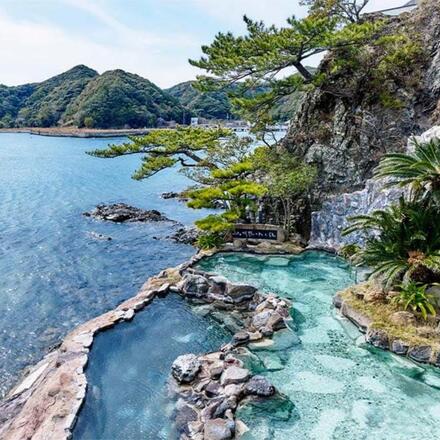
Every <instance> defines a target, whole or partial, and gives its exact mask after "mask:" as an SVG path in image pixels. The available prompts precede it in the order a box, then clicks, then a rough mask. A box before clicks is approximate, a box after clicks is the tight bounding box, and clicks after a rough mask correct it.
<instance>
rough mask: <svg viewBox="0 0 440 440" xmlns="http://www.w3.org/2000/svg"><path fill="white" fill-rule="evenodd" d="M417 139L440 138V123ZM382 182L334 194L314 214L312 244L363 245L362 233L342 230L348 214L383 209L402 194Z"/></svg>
mask: <svg viewBox="0 0 440 440" xmlns="http://www.w3.org/2000/svg"><path fill="white" fill-rule="evenodd" d="M416 139H417V141H419V142H429V141H430V140H432V139H440V126H436V127H433V128H431V129H430V130H428V131H426V132H425V133H423V134H422V135H421V136H418V137H416ZM413 145H414V144H413V138H411V139H410V140H409V142H408V147H407V149H408V150H409V151H410V150H411V148H412V147H413ZM383 184H384V182H383V181H377V180H373V179H369V180H367V182H366V185H365V188H364V189H362V190H360V191H355V192H351V193H344V194H337V195H333V196H331V197H330V198H329V199H328V200H326V201H325V202H324V203H323V204H322V208H321V209H320V210H319V211H316V212H313V213H312V222H311V223H312V224H311V235H310V243H309V245H310V246H311V247H319V248H327V249H336V250H337V249H339V248H340V247H342V246H344V245H346V244H348V243H357V244H362V241H363V239H362V234H360V233H353V234H350V235H349V236H348V237H343V236H342V235H341V232H342V230H343V229H344V228H345V227H346V226H347V225H348V220H347V219H348V218H349V217H351V216H354V215H363V214H368V213H370V212H372V211H375V210H377V209H383V208H385V207H387V206H389V205H390V204H391V203H393V202H395V201H397V200H398V199H399V198H400V197H401V196H402V194H403V191H402V190H401V189H400V188H387V189H385V188H384V187H383V186H384V185H383Z"/></svg>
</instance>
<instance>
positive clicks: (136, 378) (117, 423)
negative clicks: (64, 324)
mask: <svg viewBox="0 0 440 440" xmlns="http://www.w3.org/2000/svg"><path fill="white" fill-rule="evenodd" d="M230 338H231V335H230V334H229V333H228V332H227V331H225V330H223V328H222V327H220V325H218V324H217V323H216V322H215V321H214V320H212V319H210V318H208V317H201V316H199V315H197V314H196V313H194V311H193V310H192V308H191V306H189V305H188V303H186V302H185V301H184V300H183V299H181V298H180V297H179V296H178V295H172V294H170V295H168V296H167V297H166V298H157V299H155V300H154V301H153V302H152V303H151V304H150V305H149V306H148V307H147V308H146V309H145V310H143V311H142V312H139V313H138V314H137V315H136V316H135V318H134V320H133V321H132V322H129V323H123V324H119V325H118V326H116V327H115V328H114V329H111V330H109V331H106V332H104V333H102V334H100V335H98V336H97V337H96V339H95V342H94V344H93V349H92V352H91V354H90V357H89V365H88V367H87V370H86V374H87V380H88V389H87V396H86V401H85V404H84V406H83V408H82V410H81V412H80V415H79V419H78V423H77V425H76V427H75V430H74V433H73V434H74V435H73V438H74V439H75V440H150V439H151V440H153V439H154V440H162V439H163V440H165V439H166V440H168V439H171V438H175V435H173V433H172V431H171V425H172V423H171V417H172V414H173V409H174V402H172V401H171V400H170V399H169V397H168V392H167V380H168V378H169V375H170V373H171V364H172V363H173V361H174V360H175V359H176V357H178V356H180V355H181V354H185V353H205V352H208V351H214V350H217V349H218V348H219V347H220V346H221V345H222V344H223V343H224V342H227V341H229V340H230Z"/></svg>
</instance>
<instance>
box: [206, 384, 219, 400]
mask: <svg viewBox="0 0 440 440" xmlns="http://www.w3.org/2000/svg"><path fill="white" fill-rule="evenodd" d="M221 391H222V387H221V386H220V384H219V383H218V382H214V381H210V382H209V383H208V385H206V387H205V394H206V395H207V396H208V397H215V396H218V395H219V394H220V393H221Z"/></svg>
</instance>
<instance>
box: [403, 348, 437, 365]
mask: <svg viewBox="0 0 440 440" xmlns="http://www.w3.org/2000/svg"><path fill="white" fill-rule="evenodd" d="M431 353H432V348H431V347H430V346H429V345H419V346H416V347H411V348H410V349H409V350H408V356H409V357H410V358H411V359H412V360H414V361H416V362H421V363H427V362H429V359H430V358H431Z"/></svg>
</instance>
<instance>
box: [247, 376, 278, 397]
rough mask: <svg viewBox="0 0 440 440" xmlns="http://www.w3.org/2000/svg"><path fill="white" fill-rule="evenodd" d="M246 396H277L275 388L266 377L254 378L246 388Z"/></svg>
mask: <svg viewBox="0 0 440 440" xmlns="http://www.w3.org/2000/svg"><path fill="white" fill-rule="evenodd" d="M244 392H245V393H246V394H250V395H254V396H259V397H269V396H273V395H274V394H275V387H274V386H273V385H272V384H271V383H270V382H269V381H268V380H267V379H266V378H265V377H264V376H254V377H252V378H251V379H250V380H249V382H247V383H246V384H245V386H244Z"/></svg>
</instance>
